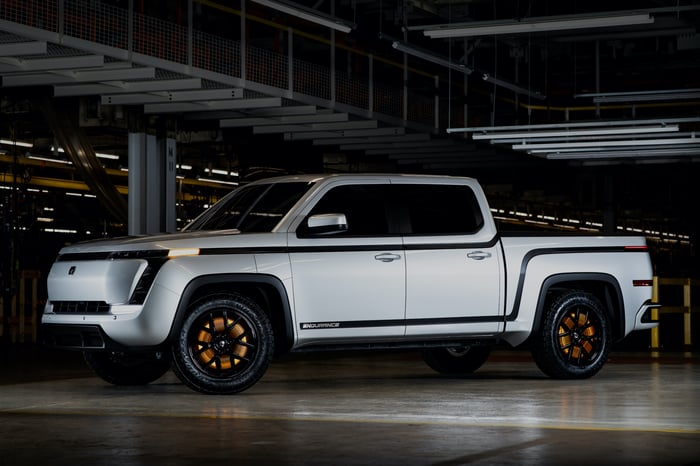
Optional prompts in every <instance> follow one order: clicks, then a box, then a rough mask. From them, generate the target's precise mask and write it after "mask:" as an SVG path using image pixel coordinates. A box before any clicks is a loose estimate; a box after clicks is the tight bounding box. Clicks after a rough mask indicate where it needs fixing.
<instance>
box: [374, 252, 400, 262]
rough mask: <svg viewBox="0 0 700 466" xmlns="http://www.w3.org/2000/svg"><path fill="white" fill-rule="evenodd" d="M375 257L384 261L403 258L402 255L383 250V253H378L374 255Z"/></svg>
mask: <svg viewBox="0 0 700 466" xmlns="http://www.w3.org/2000/svg"><path fill="white" fill-rule="evenodd" d="M374 258H375V259H376V260H378V261H382V262H394V261H397V260H399V259H401V256H399V255H398V254H393V253H390V252H383V253H381V254H377V255H376V256H374Z"/></svg>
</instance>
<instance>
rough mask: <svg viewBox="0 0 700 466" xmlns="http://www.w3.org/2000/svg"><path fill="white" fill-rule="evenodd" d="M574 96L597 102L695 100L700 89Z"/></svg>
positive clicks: (699, 95)
mask: <svg viewBox="0 0 700 466" xmlns="http://www.w3.org/2000/svg"><path fill="white" fill-rule="evenodd" d="M574 97H593V102H594V103H597V104H602V103H617V102H653V101H664V100H693V99H700V89H665V90H658V91H640V92H604V93H590V94H576V95H575V96H574Z"/></svg>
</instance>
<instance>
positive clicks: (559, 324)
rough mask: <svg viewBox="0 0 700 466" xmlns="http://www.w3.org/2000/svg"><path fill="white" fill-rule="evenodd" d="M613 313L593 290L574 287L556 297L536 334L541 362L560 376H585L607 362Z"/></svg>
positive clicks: (534, 351) (549, 372) (537, 356)
mask: <svg viewBox="0 0 700 466" xmlns="http://www.w3.org/2000/svg"><path fill="white" fill-rule="evenodd" d="M612 324H613V323H612V321H611V320H610V314H609V313H608V312H607V310H606V309H605V307H603V305H602V303H601V302H600V300H599V299H598V298H597V297H596V296H595V295H593V294H592V293H587V292H584V291H576V290H571V291H568V292H565V293H562V294H561V295H560V296H558V297H557V298H556V299H554V300H553V301H552V302H551V303H550V305H549V308H548V309H547V311H546V314H545V316H544V320H543V322H542V327H541V328H540V329H539V330H538V331H537V332H536V333H535V334H534V335H533V339H532V346H531V351H532V356H533V357H534V360H535V363H537V366H538V367H539V368H540V370H542V372H544V373H545V374H547V375H549V376H550V377H554V378H557V379H584V378H588V377H591V376H593V375H594V374H596V373H597V372H598V371H599V370H600V369H601V368H602V367H603V365H604V364H605V360H606V359H607V357H608V352H609V351H610V343H611V341H612Z"/></svg>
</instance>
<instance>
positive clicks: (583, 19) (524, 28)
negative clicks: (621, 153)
mask: <svg viewBox="0 0 700 466" xmlns="http://www.w3.org/2000/svg"><path fill="white" fill-rule="evenodd" d="M653 22H654V18H653V17H652V16H650V15H649V13H629V12H627V13H625V12H617V13H615V12H611V13H600V14H596V15H565V16H543V17H536V18H529V19H524V20H517V19H512V20H506V21H479V22H470V23H453V24H440V25H432V26H417V27H408V28H407V29H409V30H423V34H425V35H426V36H428V37H430V38H431V39H439V38H446V37H474V36H488V35H496V34H521V33H529V32H547V31H562V30H571V29H587V28H603V27H613V26H631V25H638V24H650V23H653Z"/></svg>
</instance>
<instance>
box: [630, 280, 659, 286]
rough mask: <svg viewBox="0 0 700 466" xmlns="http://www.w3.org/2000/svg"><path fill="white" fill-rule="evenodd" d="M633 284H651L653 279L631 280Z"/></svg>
mask: <svg viewBox="0 0 700 466" xmlns="http://www.w3.org/2000/svg"><path fill="white" fill-rule="evenodd" d="M632 285H633V286H653V285H654V280H632Z"/></svg>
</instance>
